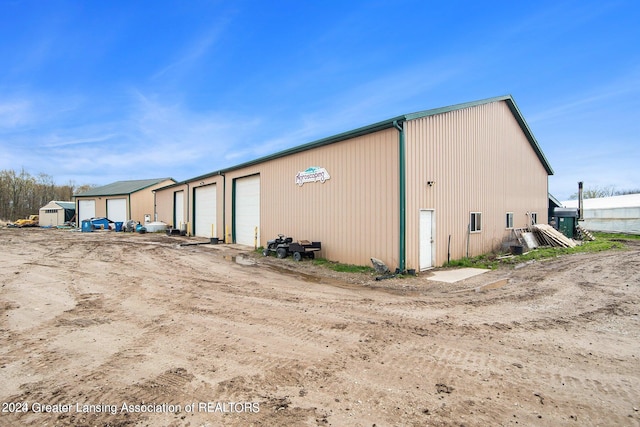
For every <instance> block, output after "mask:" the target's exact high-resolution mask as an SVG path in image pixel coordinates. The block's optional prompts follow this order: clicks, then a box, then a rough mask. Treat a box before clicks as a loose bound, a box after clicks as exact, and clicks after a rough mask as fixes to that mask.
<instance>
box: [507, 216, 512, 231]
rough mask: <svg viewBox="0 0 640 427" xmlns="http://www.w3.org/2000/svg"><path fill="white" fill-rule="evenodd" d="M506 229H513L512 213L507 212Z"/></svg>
mask: <svg viewBox="0 0 640 427" xmlns="http://www.w3.org/2000/svg"><path fill="white" fill-rule="evenodd" d="M507 228H513V212H507Z"/></svg>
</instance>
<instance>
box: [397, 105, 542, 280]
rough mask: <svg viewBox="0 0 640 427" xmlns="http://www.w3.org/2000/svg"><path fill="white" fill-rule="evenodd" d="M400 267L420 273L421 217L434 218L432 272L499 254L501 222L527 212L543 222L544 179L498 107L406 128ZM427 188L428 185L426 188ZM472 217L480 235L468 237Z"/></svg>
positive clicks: (517, 222)
mask: <svg viewBox="0 0 640 427" xmlns="http://www.w3.org/2000/svg"><path fill="white" fill-rule="evenodd" d="M405 126H406V130H407V159H408V161H407V230H408V231H407V267H408V268H415V267H416V266H418V265H419V239H418V237H417V236H418V232H417V230H418V229H419V228H418V225H419V224H418V222H419V211H420V209H434V211H435V217H436V218H437V227H436V233H435V236H434V238H435V239H436V265H441V264H443V263H444V262H446V261H447V247H448V239H449V235H451V259H459V258H462V257H464V256H466V255H467V248H468V253H469V255H470V256H475V255H478V254H481V253H486V252H489V251H491V250H492V249H495V248H496V247H499V246H500V244H501V242H502V240H503V238H504V237H505V235H507V234H508V233H509V232H508V231H507V230H506V225H505V216H506V213H507V212H514V226H515V227H523V226H525V225H526V224H527V221H528V216H527V212H537V213H538V222H542V221H545V220H546V212H547V203H548V202H547V178H548V176H547V171H546V169H545V167H544V166H543V164H542V163H541V162H540V160H539V157H538V156H537V153H536V152H535V151H534V149H533V148H532V146H531V144H530V143H529V141H528V140H527V137H526V135H525V134H524V133H523V131H522V128H521V127H520V125H519V124H518V123H517V121H516V120H515V118H514V116H513V114H512V113H511V111H510V110H509V108H508V106H507V105H506V104H505V102H494V103H489V104H484V105H478V106H474V107H472V108H468V109H462V110H455V111H451V112H447V113H445V114H441V115H436V116H429V117H423V118H419V119H416V120H411V121H408V122H407V123H406V124H405ZM428 182H432V183H433V184H432V185H431V186H429V185H428ZM471 212H481V213H482V231H481V232H479V233H468V232H467V230H468V226H469V220H470V213H471Z"/></svg>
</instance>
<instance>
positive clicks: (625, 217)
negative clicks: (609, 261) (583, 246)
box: [562, 194, 640, 234]
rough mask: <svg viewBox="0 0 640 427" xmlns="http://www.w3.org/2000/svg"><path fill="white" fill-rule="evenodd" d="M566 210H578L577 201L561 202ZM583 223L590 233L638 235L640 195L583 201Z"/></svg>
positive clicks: (639, 231)
mask: <svg viewBox="0 0 640 427" xmlns="http://www.w3.org/2000/svg"><path fill="white" fill-rule="evenodd" d="M562 205H563V206H564V207H566V208H576V209H577V208H578V201H577V200H567V201H564V202H562ZM582 210H583V213H582V217H583V219H584V220H583V221H579V224H580V225H581V226H582V227H584V228H586V229H587V230H590V231H605V232H612V233H628V234H640V194H626V195H623V196H611V197H598V198H593V199H584V200H583V206H582Z"/></svg>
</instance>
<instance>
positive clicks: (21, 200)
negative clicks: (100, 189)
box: [0, 168, 94, 221]
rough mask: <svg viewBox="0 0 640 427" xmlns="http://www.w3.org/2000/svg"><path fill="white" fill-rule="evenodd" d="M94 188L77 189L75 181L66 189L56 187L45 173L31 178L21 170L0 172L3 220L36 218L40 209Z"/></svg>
mask: <svg viewBox="0 0 640 427" xmlns="http://www.w3.org/2000/svg"><path fill="white" fill-rule="evenodd" d="M93 187H94V185H90V184H84V185H81V186H79V187H76V185H75V183H74V182H73V181H70V182H69V184H67V185H61V186H60V185H56V184H55V181H54V179H53V177H52V176H51V175H47V174H45V173H40V174H38V175H37V176H35V177H34V176H32V175H30V174H29V173H28V172H27V171H25V170H24V168H22V169H21V170H20V172H19V173H17V172H16V171H14V170H2V171H0V219H4V220H13V221H15V220H16V219H18V218H24V217H26V216H28V215H33V214H37V213H38V211H39V209H40V208H41V207H42V206H44V205H46V204H47V203H49V202H50V201H52V200H60V201H67V200H71V199H72V198H73V195H74V194H75V193H76V192H80V191H84V190H88V189H90V188H93Z"/></svg>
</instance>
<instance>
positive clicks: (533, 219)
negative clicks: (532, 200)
mask: <svg viewBox="0 0 640 427" xmlns="http://www.w3.org/2000/svg"><path fill="white" fill-rule="evenodd" d="M537 223H538V213H537V212H531V225H534V224H537Z"/></svg>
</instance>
